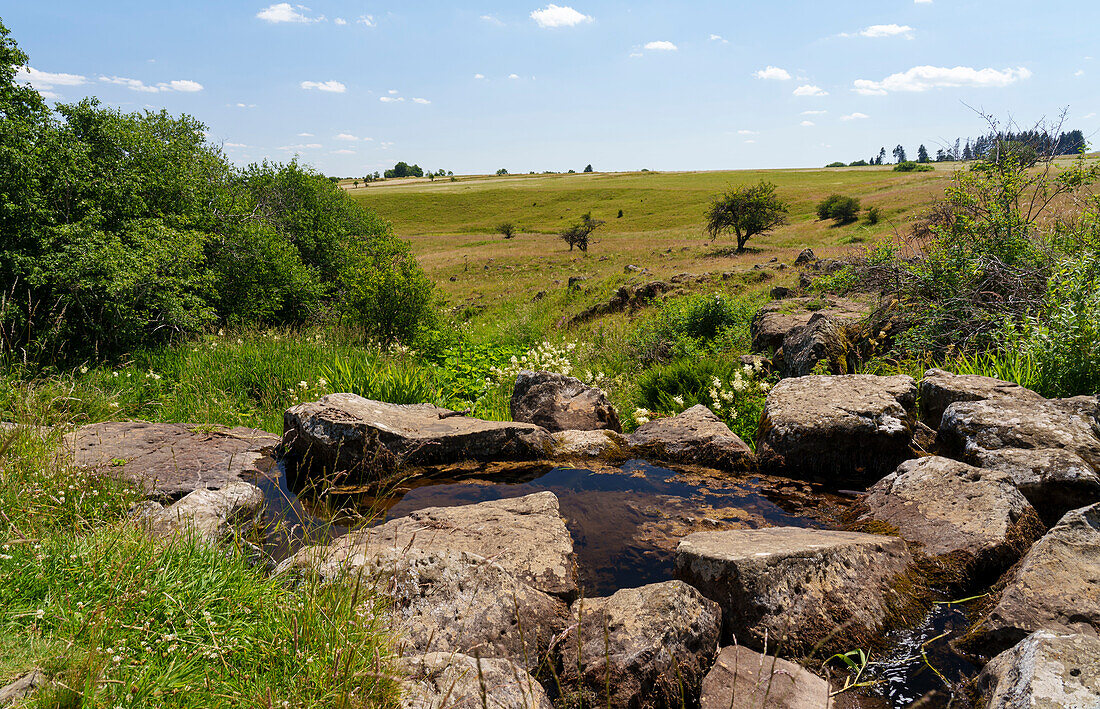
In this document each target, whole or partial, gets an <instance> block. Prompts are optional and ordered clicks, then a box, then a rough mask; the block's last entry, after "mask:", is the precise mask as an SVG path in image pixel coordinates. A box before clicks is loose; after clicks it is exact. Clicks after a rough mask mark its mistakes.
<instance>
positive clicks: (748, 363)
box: [738, 354, 772, 374]
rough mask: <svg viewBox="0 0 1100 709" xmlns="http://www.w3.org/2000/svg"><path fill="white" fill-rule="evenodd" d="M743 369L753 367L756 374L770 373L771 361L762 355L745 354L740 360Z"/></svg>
mask: <svg viewBox="0 0 1100 709" xmlns="http://www.w3.org/2000/svg"><path fill="white" fill-rule="evenodd" d="M738 361H739V362H740V363H741V366H742V367H752V368H753V370H754V371H756V372H763V373H765V374H766V373H768V372H770V371H771V369H772V363H771V360H769V359H768V358H767V357H764V356H762V355H756V354H743V355H741V356H740V357H739V358H738Z"/></svg>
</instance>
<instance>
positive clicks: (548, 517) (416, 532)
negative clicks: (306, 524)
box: [281, 492, 577, 599]
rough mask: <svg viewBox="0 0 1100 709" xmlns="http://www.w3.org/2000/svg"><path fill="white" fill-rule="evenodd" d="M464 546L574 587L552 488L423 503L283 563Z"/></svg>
mask: <svg viewBox="0 0 1100 709" xmlns="http://www.w3.org/2000/svg"><path fill="white" fill-rule="evenodd" d="M385 547H390V548H396V549H405V548H408V547H416V548H418V549H422V550H425V551H432V550H446V551H463V552H468V553H471V554H476V555H478V556H481V557H484V558H486V559H488V560H490V561H492V562H494V563H496V564H499V565H500V566H501V567H503V568H504V570H505V571H507V572H508V573H510V574H512V575H513V576H515V577H516V578H517V579H519V580H520V581H523V582H524V583H527V584H529V585H530V586H532V587H534V588H536V589H538V590H540V591H542V592H544V593H549V594H551V595H555V596H560V597H562V598H566V599H572V598H573V597H575V596H576V594H577V567H576V562H575V560H574V557H573V538H572V537H571V536H570V535H569V530H568V529H566V527H565V522H564V521H563V520H562V518H561V514H560V513H559V511H558V498H557V497H556V496H555V495H554V493H552V492H537V493H535V494H533V495H526V496H524V497H514V498H508V499H503V500H491V501H489V502H480V503H478V504H476V505H461V506H458V507H425V508H424V509H421V510H417V511H416V512H413V513H412V514H410V515H409V516H407V517H400V518H398V519H394V520H390V521H389V522H386V523H385V524H382V525H379V526H377V527H372V528H368V529H363V530H358V531H355V532H352V533H350V534H346V535H344V536H342V537H340V538H338V539H336V540H335V541H333V542H332V543H331V544H329V545H327V546H317V547H309V548H306V549H303V550H301V551H299V552H298V553H297V554H295V555H294V556H293V557H291V558H290V559H288V560H287V561H286V562H284V563H283V565H281V568H289V567H298V568H311V569H314V570H317V571H318V572H320V573H321V574H322V575H324V576H334V575H338V574H339V573H340V572H341V570H342V569H344V568H346V567H347V566H348V565H352V566H358V565H362V564H364V563H366V560H367V559H369V558H370V557H371V556H373V555H374V554H375V553H376V552H375V551H374V550H375V549H378V548H385Z"/></svg>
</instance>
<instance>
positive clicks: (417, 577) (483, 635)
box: [344, 546, 570, 667]
mask: <svg viewBox="0 0 1100 709" xmlns="http://www.w3.org/2000/svg"><path fill="white" fill-rule="evenodd" d="M360 573H361V574H362V578H364V579H368V580H369V582H370V583H372V584H375V586H374V587H375V588H376V589H377V590H378V591H379V592H380V593H381V594H382V595H384V596H385V597H386V598H387V599H388V600H390V601H391V603H392V605H391V607H390V609H389V613H390V617H391V624H390V627H391V629H392V631H393V634H394V643H395V650H396V651H397V652H398V653H399V654H402V655H419V654H423V653H427V652H459V653H463V654H466V655H471V656H476V657H503V658H508V659H511V660H513V661H514V662H516V663H518V664H520V665H525V666H529V667H535V666H537V665H538V664H539V662H540V660H541V659H542V658H543V657H544V656H545V653H546V651H547V649H548V648H549V646H550V641H551V639H552V638H553V637H554V635H555V634H557V633H560V632H561V631H562V630H564V629H565V627H566V626H567V625H568V624H569V622H570V616H569V608H568V607H567V606H566V605H565V603H564V602H563V601H562V600H561V599H559V598H555V597H553V596H550V595H548V594H545V593H543V592H541V591H538V590H536V589H534V588H531V587H530V586H528V585H527V584H525V583H523V582H522V581H519V580H517V579H516V578H515V577H514V576H512V575H511V574H509V573H508V572H507V571H505V570H504V569H503V568H501V567H500V565H499V564H494V563H493V562H491V561H489V560H487V559H485V558H484V557H481V556H477V555H476V554H469V553H467V552H455V551H442V550H431V551H428V550H424V549H418V548H416V547H411V548H408V549H396V548H394V547H389V546H379V547H368V548H367V549H366V550H365V551H364V553H363V554H362V555H361V556H358V557H356V558H353V559H350V560H349V563H348V565H347V567H346V569H345V574H346V575H345V577H344V578H345V579H351V580H355V579H357V578H359V575H360Z"/></svg>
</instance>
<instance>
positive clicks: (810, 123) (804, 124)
mask: <svg viewBox="0 0 1100 709" xmlns="http://www.w3.org/2000/svg"><path fill="white" fill-rule="evenodd" d="M798 125H800V126H802V127H803V128H809V127H810V126H812V125H814V122H813V121H802V122H801V123H799V124H798Z"/></svg>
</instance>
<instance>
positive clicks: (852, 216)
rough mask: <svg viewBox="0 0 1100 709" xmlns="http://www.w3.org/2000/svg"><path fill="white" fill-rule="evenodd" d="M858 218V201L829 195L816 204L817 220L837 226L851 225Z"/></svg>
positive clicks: (852, 198) (854, 198) (837, 195)
mask: <svg viewBox="0 0 1100 709" xmlns="http://www.w3.org/2000/svg"><path fill="white" fill-rule="evenodd" d="M858 217H859V199H858V198H856V197H845V196H843V195H839V194H831V195H829V196H828V197H826V198H825V199H823V200H821V201H820V202H818V204H817V218H818V219H821V220H825V219H832V220H833V221H834V222H836V223H837V224H851V223H852V222H854V221H855V220H856V219H857V218H858Z"/></svg>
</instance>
